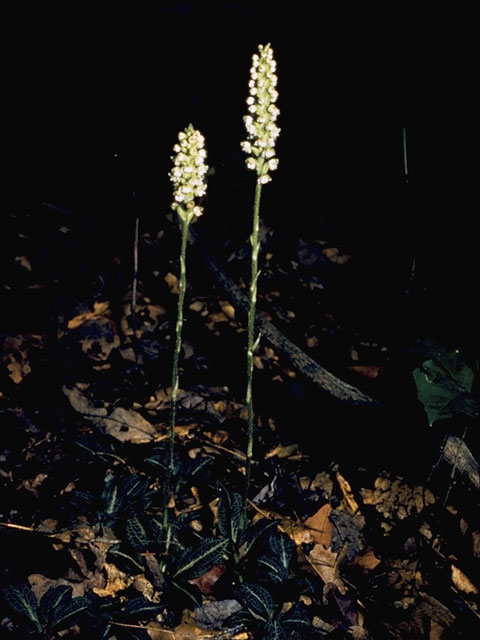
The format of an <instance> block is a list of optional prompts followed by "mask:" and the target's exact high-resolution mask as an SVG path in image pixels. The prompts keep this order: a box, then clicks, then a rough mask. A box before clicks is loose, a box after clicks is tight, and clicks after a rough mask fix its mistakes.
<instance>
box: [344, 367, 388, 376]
mask: <svg viewBox="0 0 480 640" xmlns="http://www.w3.org/2000/svg"><path fill="white" fill-rule="evenodd" d="M347 369H348V370H349V371H353V372H354V373H358V374H360V375H361V376H363V377H364V378H367V380H375V378H378V376H379V375H380V373H381V372H382V371H383V367H382V366H381V365H379V364H354V365H351V366H349V367H347Z"/></svg>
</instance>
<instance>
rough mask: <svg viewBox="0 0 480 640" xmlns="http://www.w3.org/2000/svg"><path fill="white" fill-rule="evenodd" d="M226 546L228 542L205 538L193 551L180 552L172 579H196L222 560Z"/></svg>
mask: <svg viewBox="0 0 480 640" xmlns="http://www.w3.org/2000/svg"><path fill="white" fill-rule="evenodd" d="M227 545H228V540H218V539H217V538H207V539H206V540H203V541H202V542H201V543H200V544H199V546H198V547H197V548H196V549H194V550H191V549H187V550H186V551H184V552H182V553H181V555H180V556H179V557H178V559H177V560H176V562H175V565H176V570H175V571H174V572H173V574H172V577H174V578H175V577H178V576H180V575H181V576H182V578H183V579H185V580H191V579H192V578H198V576H201V575H203V574H204V573H206V572H207V571H208V570H209V569H211V568H212V567H213V565H214V564H217V563H218V562H220V560H221V559H222V556H223V554H224V553H225V550H226V548H227Z"/></svg>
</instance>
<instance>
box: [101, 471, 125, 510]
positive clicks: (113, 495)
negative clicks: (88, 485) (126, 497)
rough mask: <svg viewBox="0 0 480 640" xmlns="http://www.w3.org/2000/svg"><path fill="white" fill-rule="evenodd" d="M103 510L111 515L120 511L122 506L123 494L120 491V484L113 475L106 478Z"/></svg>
mask: <svg viewBox="0 0 480 640" xmlns="http://www.w3.org/2000/svg"><path fill="white" fill-rule="evenodd" d="M102 501H103V505H104V507H103V511H104V513H106V514H107V515H109V516H112V515H115V514H116V513H118V511H119V510H120V507H121V501H122V496H121V495H120V493H119V491H118V485H117V483H116V481H115V478H114V477H113V476H111V475H110V476H107V478H105V489H104V490H103V493H102Z"/></svg>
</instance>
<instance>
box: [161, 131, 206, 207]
mask: <svg viewBox="0 0 480 640" xmlns="http://www.w3.org/2000/svg"><path fill="white" fill-rule="evenodd" d="M173 150H174V152H175V153H176V155H175V156H174V157H173V158H172V160H173V169H172V171H171V173H170V180H171V181H172V182H173V185H174V190H173V202H172V209H174V210H176V211H177V213H178V214H179V215H180V216H181V217H185V216H187V217H188V218H189V220H190V219H192V218H193V217H194V216H197V217H198V216H201V215H202V213H203V207H200V206H199V205H198V204H197V201H196V199H197V198H201V197H202V196H204V195H205V193H206V192H207V184H206V181H205V176H206V173H207V171H208V166H207V164H206V162H205V161H206V158H207V152H206V151H205V138H204V137H203V136H202V134H201V133H200V131H198V130H197V129H195V128H194V127H193V125H191V124H189V125H188V127H187V128H186V129H185V131H181V132H180V133H179V134H178V142H177V144H175V146H174V147H173ZM182 214H183V215H182Z"/></svg>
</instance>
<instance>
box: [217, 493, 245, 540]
mask: <svg viewBox="0 0 480 640" xmlns="http://www.w3.org/2000/svg"><path fill="white" fill-rule="evenodd" d="M219 484H220V483H219ZM221 486H222V489H223V491H222V495H221V496H220V500H219V503H218V530H219V531H220V533H221V535H222V536H224V537H225V538H228V539H229V540H231V541H232V542H233V544H236V542H237V540H238V535H239V530H240V520H241V517H242V509H243V501H242V496H241V495H240V494H239V493H230V491H228V489H226V488H225V487H224V486H223V485H221Z"/></svg>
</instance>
